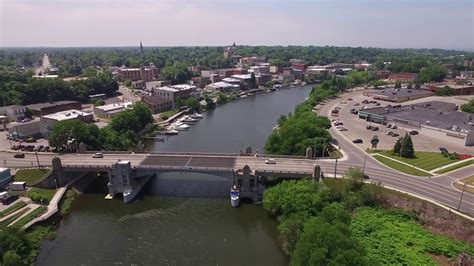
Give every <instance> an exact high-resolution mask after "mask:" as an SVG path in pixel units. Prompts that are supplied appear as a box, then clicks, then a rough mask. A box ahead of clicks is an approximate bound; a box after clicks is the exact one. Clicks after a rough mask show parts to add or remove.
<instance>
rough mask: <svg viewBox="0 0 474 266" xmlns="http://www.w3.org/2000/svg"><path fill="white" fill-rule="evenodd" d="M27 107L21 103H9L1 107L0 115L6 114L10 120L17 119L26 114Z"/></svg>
mask: <svg viewBox="0 0 474 266" xmlns="http://www.w3.org/2000/svg"><path fill="white" fill-rule="evenodd" d="M25 111H26V107H25V106H21V105H8V106H3V107H0V115H3V116H6V117H7V119H8V120H9V121H17V120H18V119H20V118H23V117H24V116H25Z"/></svg>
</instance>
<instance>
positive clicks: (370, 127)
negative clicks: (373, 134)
mask: <svg viewBox="0 0 474 266" xmlns="http://www.w3.org/2000/svg"><path fill="white" fill-rule="evenodd" d="M366 128H367V129H368V130H372V128H374V127H373V126H371V125H368V126H367V127H366Z"/></svg>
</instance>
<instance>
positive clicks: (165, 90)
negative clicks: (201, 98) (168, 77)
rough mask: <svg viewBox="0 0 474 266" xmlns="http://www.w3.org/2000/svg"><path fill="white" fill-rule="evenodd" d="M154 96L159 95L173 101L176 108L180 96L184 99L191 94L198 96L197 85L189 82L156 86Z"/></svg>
mask: <svg viewBox="0 0 474 266" xmlns="http://www.w3.org/2000/svg"><path fill="white" fill-rule="evenodd" d="M153 96H159V97H161V98H164V99H167V100H170V101H171V102H172V103H173V108H175V101H176V99H177V98H178V97H179V98H181V99H183V100H184V99H187V98H189V97H191V96H197V95H196V86H194V85H189V84H179V85H172V86H165V87H159V88H154V89H153Z"/></svg>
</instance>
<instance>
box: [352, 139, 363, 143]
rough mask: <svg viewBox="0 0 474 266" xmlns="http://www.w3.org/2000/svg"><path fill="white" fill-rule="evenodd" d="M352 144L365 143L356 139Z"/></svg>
mask: <svg viewBox="0 0 474 266" xmlns="http://www.w3.org/2000/svg"><path fill="white" fill-rule="evenodd" d="M352 143H364V142H363V141H362V140H361V139H355V140H353V141H352Z"/></svg>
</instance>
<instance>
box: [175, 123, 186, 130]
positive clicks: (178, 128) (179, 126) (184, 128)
mask: <svg viewBox="0 0 474 266" xmlns="http://www.w3.org/2000/svg"><path fill="white" fill-rule="evenodd" d="M189 128H190V126H189V125H187V124H182V123H180V125H175V127H174V129H175V130H178V131H185V130H188V129H189Z"/></svg>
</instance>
